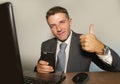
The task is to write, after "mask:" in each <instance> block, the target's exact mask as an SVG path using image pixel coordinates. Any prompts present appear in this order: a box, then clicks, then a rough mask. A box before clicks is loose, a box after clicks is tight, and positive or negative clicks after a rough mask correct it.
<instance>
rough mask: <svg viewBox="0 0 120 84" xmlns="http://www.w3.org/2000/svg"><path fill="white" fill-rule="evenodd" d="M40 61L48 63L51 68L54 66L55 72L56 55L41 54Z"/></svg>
mask: <svg viewBox="0 0 120 84" xmlns="http://www.w3.org/2000/svg"><path fill="white" fill-rule="evenodd" d="M40 60H44V61H47V62H48V63H49V66H52V67H53V69H54V71H55V53H53V52H41V58H40Z"/></svg>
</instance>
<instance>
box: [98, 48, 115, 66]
mask: <svg viewBox="0 0 120 84" xmlns="http://www.w3.org/2000/svg"><path fill="white" fill-rule="evenodd" d="M97 56H98V57H99V58H100V59H101V60H102V61H104V62H106V63H107V64H109V65H112V61H113V59H112V56H111V52H110V50H108V53H107V54H106V55H98V54H97Z"/></svg>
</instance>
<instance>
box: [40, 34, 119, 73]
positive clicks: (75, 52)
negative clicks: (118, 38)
mask: <svg viewBox="0 0 120 84" xmlns="http://www.w3.org/2000/svg"><path fill="white" fill-rule="evenodd" d="M80 35H81V34H77V33H75V32H73V34H72V38H71V44H70V50H69V59H68V64H67V72H86V71H89V67H90V63H91V61H93V62H94V63H95V64H96V65H98V66H99V67H100V68H102V69H104V70H107V71H120V58H119V56H118V55H117V54H116V53H115V52H114V51H113V50H112V49H110V50H111V54H112V58H113V63H112V65H111V66H110V65H108V64H107V63H105V62H103V61H102V60H100V59H99V58H98V56H97V55H96V54H95V53H89V52H86V51H83V50H82V48H81V45H80V40H79V37H80ZM56 47H57V39H56V38H52V39H49V40H47V41H45V42H43V43H42V46H41V51H43V52H54V53H56ZM41 57H42V56H41ZM42 58H44V57H42Z"/></svg>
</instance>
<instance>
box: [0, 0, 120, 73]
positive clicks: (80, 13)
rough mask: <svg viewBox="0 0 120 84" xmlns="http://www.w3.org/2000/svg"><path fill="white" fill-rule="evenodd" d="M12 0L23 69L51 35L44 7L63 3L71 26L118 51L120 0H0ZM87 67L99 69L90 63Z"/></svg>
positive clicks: (32, 63)
mask: <svg viewBox="0 0 120 84" xmlns="http://www.w3.org/2000/svg"><path fill="white" fill-rule="evenodd" d="M6 1H9V2H12V4H13V9H14V16H15V23H16V29H17V36H18V43H19V48H20V55H21V61H22V66H23V70H30V71H33V69H34V66H35V65H36V64H37V60H38V59H39V57H40V51H41V50H40V48H41V43H42V42H43V41H45V40H47V39H49V38H51V37H53V35H52V34H51V32H50V29H49V26H48V25H47V23H46V18H45V15H46V11H47V10H48V9H49V8H51V7H53V6H63V7H65V8H66V9H67V10H68V12H69V14H70V17H71V18H72V21H73V22H72V30H73V31H75V32H77V33H83V34H85V33H89V25H90V24H91V23H93V24H94V27H95V28H94V32H95V34H96V36H97V37H98V38H99V39H100V40H101V41H102V42H103V43H105V44H106V45H108V46H109V47H111V48H112V49H114V50H115V51H116V52H117V53H118V54H119V55H120V39H119V35H120V0H0V3H3V2H6ZM90 71H101V69H100V68H98V67H97V66H96V65H95V64H93V63H92V64H91V67H90Z"/></svg>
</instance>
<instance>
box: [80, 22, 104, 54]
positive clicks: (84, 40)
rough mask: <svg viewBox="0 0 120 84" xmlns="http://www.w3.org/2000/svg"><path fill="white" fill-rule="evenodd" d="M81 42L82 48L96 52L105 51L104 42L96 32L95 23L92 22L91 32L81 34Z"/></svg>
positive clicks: (101, 52)
mask: <svg viewBox="0 0 120 84" xmlns="http://www.w3.org/2000/svg"><path fill="white" fill-rule="evenodd" d="M80 44H81V46H82V49H83V50H85V51H87V52H91V53H96V54H103V53H104V44H103V43H102V42H101V41H99V40H98V39H97V38H96V36H95V34H94V25H93V24H90V26H89V33H88V34H83V35H81V36H80Z"/></svg>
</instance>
